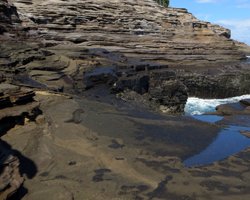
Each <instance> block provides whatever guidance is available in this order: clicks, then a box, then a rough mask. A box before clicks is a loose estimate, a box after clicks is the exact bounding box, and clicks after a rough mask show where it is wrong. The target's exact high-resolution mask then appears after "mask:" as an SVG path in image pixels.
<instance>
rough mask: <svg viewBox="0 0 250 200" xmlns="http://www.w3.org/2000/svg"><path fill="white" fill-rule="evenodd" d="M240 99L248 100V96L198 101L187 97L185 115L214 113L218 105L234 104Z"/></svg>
mask: <svg viewBox="0 0 250 200" xmlns="http://www.w3.org/2000/svg"><path fill="white" fill-rule="evenodd" d="M242 99H250V94H248V95H242V96H237V97H232V98H226V99H200V98H196V97H189V98H188V100H187V103H186V106H185V113H186V114H187V115H202V114H204V113H206V112H214V111H215V108H216V106H218V105H221V104H227V103H236V102H238V101H240V100H242Z"/></svg>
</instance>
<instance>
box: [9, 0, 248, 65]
mask: <svg viewBox="0 0 250 200" xmlns="http://www.w3.org/2000/svg"><path fill="white" fill-rule="evenodd" d="M13 2H14V3H15V5H16V6H17V7H18V10H19V14H20V17H21V19H22V21H23V26H27V27H31V28H33V30H34V29H35V30H37V32H36V33H37V36H39V38H43V39H46V40H56V41H69V42H72V45H73V44H77V45H78V46H80V47H88V48H100V47H101V48H104V49H106V50H108V51H113V52H120V53H122V54H124V55H125V56H127V57H129V58H130V57H133V58H134V57H136V58H140V59H141V60H144V61H147V62H149V61H150V62H152V61H153V62H158V63H161V64H170V63H171V64H174V65H180V64H185V65H188V64H193V63H194V61H199V62H196V64H201V63H208V62H230V61H235V60H240V59H242V58H243V55H242V54H241V53H240V52H239V51H237V48H236V47H235V44H234V42H233V41H232V40H230V39H229V38H230V31H229V30H227V29H224V28H222V27H220V26H218V25H213V24H210V23H208V22H203V21H200V20H198V19H196V18H195V17H194V16H193V15H192V14H190V13H188V11H187V10H186V9H176V8H163V7H161V6H159V5H158V4H157V3H156V2H155V1H153V0H126V1H119V0H107V1H103V0H96V1H93V0H86V1H81V0H76V1H62V0H57V1H50V0H44V1H40V0H26V1H23V0H14V1H13Z"/></svg>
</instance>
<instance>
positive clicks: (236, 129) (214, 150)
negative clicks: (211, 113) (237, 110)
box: [184, 126, 250, 167]
mask: <svg viewBox="0 0 250 200" xmlns="http://www.w3.org/2000/svg"><path fill="white" fill-rule="evenodd" d="M242 130H245V131H250V128H248V127H241V126H229V127H228V128H226V129H223V130H222V131H221V132H220V133H219V134H218V136H217V137H216V138H215V140H214V141H213V142H212V143H211V144H210V145H209V146H208V147H207V148H206V149H205V150H203V151H202V152H200V153H199V154H197V155H195V156H193V157H191V158H188V159H186V160H185V161H184V165H185V166H186V167H194V166H202V165H208V164H212V163H213V162H215V161H219V160H223V159H225V158H227V157H229V156H231V155H233V154H236V153H238V152H240V151H242V150H244V149H246V148H248V147H250V138H247V137H245V136H244V135H242V134H241V133H240V131H242Z"/></svg>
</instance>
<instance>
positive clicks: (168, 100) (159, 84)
mask: <svg viewBox="0 0 250 200" xmlns="http://www.w3.org/2000/svg"><path fill="white" fill-rule="evenodd" d="M174 77H175V73H174V72H167V73H166V74H165V75H163V77H161V75H159V78H156V77H155V75H154V76H152V77H151V80H150V88H149V95H150V97H151V98H152V101H153V102H155V103H156V104H159V106H160V109H161V110H162V111H163V112H167V113H181V112H183V111H184V107H185V104H186V102H187V98H188V93H187V88H186V86H185V85H184V84H183V83H182V82H180V81H178V80H175V79H174ZM161 79H162V80H161Z"/></svg>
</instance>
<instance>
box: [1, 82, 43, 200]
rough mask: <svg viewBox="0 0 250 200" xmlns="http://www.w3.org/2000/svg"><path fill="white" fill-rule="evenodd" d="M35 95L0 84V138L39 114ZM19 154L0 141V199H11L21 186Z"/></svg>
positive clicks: (12, 86)
mask: <svg viewBox="0 0 250 200" xmlns="http://www.w3.org/2000/svg"><path fill="white" fill-rule="evenodd" d="M34 95H35V93H34V92H33V91H31V90H27V89H21V88H20V87H18V86H15V85H10V84H0V137H2V136H3V135H5V134H6V133H7V132H8V131H9V130H10V129H12V128H14V127H15V126H16V125H25V123H27V121H29V120H34V119H35V118H36V116H37V115H38V114H39V112H40V110H39V103H37V102H35V101H34V100H33V97H34ZM19 165H20V153H17V152H15V151H14V150H13V149H12V148H11V146H10V145H9V144H8V143H6V142H5V141H3V140H2V139H0V199H3V200H5V199H7V198H9V197H11V196H12V195H13V194H14V193H15V192H16V191H17V190H18V189H19V188H20V187H21V185H22V184H23V181H24V178H23V177H22V174H21V172H20V166H19Z"/></svg>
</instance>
